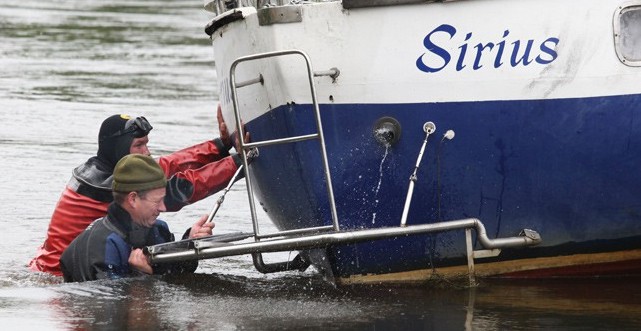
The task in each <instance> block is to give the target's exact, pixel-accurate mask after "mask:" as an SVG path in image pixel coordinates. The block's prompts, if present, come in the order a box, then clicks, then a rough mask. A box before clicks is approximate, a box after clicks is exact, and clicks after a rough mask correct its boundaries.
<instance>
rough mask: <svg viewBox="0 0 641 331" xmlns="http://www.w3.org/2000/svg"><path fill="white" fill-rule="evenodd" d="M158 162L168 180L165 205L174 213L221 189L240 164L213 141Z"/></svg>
mask: <svg viewBox="0 0 641 331" xmlns="http://www.w3.org/2000/svg"><path fill="white" fill-rule="evenodd" d="M158 163H159V164H160V166H161V167H162V168H163V170H164V171H165V174H166V175H167V177H168V182H167V195H166V196H165V206H166V207H167V210H168V211H177V210H180V209H181V208H182V207H184V206H186V205H188V204H192V203H194V202H196V201H199V200H201V199H204V198H206V197H208V196H210V195H212V194H214V193H216V192H218V191H220V190H222V189H224V188H225V187H226V186H227V184H229V181H230V180H231V179H232V177H233V176H234V174H235V173H236V170H237V169H238V167H239V166H240V165H241V164H242V161H241V159H240V157H239V156H238V155H233V156H230V155H229V152H228V151H227V150H226V149H225V148H224V145H223V144H222V142H221V141H220V139H215V140H213V141H208V142H205V143H202V144H198V145H195V146H192V147H188V148H185V149H183V150H180V151H178V152H176V153H173V154H170V155H168V156H164V157H161V158H160V159H159V161H158Z"/></svg>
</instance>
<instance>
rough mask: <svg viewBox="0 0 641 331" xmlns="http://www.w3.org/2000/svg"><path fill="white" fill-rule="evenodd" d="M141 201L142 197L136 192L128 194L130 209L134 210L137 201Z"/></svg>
mask: <svg viewBox="0 0 641 331" xmlns="http://www.w3.org/2000/svg"><path fill="white" fill-rule="evenodd" d="M137 199H140V196H139V195H138V193H136V192H129V193H127V199H125V201H127V204H129V206H130V207H132V208H134V207H135V206H136V200H137Z"/></svg>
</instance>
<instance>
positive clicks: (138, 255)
mask: <svg viewBox="0 0 641 331" xmlns="http://www.w3.org/2000/svg"><path fill="white" fill-rule="evenodd" d="M128 262H129V266H130V267H132V268H134V269H136V270H138V271H140V272H144V273H146V274H148V275H151V274H153V273H154V270H153V269H152V268H151V264H149V260H148V259H147V256H145V253H143V252H142V249H140V248H136V249H134V250H132V251H131V254H129V260H128Z"/></svg>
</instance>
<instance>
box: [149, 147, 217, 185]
mask: <svg viewBox="0 0 641 331" xmlns="http://www.w3.org/2000/svg"><path fill="white" fill-rule="evenodd" d="M227 156H229V151H228V150H227V149H226V148H225V145H224V144H223V143H222V141H221V140H220V138H216V139H214V140H210V141H206V142H204V143H201V144H197V145H194V146H191V147H187V148H184V149H181V150H179V151H177V152H174V153H171V154H169V155H165V156H161V157H160V158H159V159H158V163H159V164H160V167H161V168H162V169H163V170H164V171H165V176H167V178H170V177H171V176H173V175H174V174H176V173H179V172H183V171H186V170H189V169H198V168H200V167H202V166H204V165H206V164H209V163H211V162H214V161H219V160H222V159H223V158H225V157H227Z"/></svg>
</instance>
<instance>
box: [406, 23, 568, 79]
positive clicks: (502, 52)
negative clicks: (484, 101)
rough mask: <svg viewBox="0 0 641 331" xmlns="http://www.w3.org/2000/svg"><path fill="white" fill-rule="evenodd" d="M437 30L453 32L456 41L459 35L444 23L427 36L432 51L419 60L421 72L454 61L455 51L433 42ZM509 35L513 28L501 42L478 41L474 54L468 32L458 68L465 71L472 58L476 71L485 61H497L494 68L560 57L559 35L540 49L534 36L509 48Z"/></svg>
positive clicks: (461, 47)
mask: <svg viewBox="0 0 641 331" xmlns="http://www.w3.org/2000/svg"><path fill="white" fill-rule="evenodd" d="M437 33H446V34H448V35H449V37H450V40H453V39H454V36H455V35H456V28H455V27H453V26H451V25H448V24H442V25H441V26H439V27H437V28H436V29H434V30H432V31H431V32H430V33H428V34H427V36H425V39H423V45H424V46H425V48H426V49H427V51H428V52H427V53H423V54H422V55H421V56H420V57H419V58H418V59H417V60H416V67H417V68H418V69H419V70H421V71H424V72H428V73H431V72H438V71H441V70H443V69H444V68H445V67H446V66H447V65H448V64H449V63H450V61H451V60H452V55H453V54H450V52H448V51H447V50H446V48H445V46H443V45H441V46H439V45H437V44H436V43H435V42H434V41H432V36H433V35H434V34H437ZM509 34H510V31H509V30H505V31H504V32H503V37H502V39H501V40H500V41H499V42H497V43H493V42H488V43H485V44H483V43H478V44H476V45H475V46H474V50H470V51H469V53H470V54H468V47H469V44H468V41H469V40H470V39H471V38H472V32H469V33H468V34H467V35H465V39H464V40H463V43H462V44H461V45H460V46H458V50H459V51H458V54H456V56H457V58H456V71H461V70H463V69H465V68H466V67H468V65H469V64H470V61H471V58H473V59H474V62H473V63H471V65H472V66H471V68H472V69H473V70H479V69H481V68H482V67H483V65H484V64H488V62H490V61H491V62H492V63H493V65H494V68H500V67H501V66H503V65H504V64H505V65H508V64H509V65H510V66H512V67H517V66H527V65H529V64H531V63H533V62H535V63H538V64H548V63H551V62H552V61H554V60H555V59H556V58H557V56H558V54H557V52H556V46H557V45H558V44H559V38H555V37H550V38H547V39H545V40H544V41H543V42H541V43H539V44H538V45H537V47H536V48H534V43H535V41H534V40H532V39H530V40H527V41H521V40H515V41H513V42H512V43H511V46H507V47H506V39H505V38H506V37H507V36H508V35H509ZM522 47H523V49H522ZM428 54H433V55H436V56H437V57H438V58H439V59H440V60H438V59H435V58H434V57H429V56H426V55H428Z"/></svg>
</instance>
